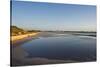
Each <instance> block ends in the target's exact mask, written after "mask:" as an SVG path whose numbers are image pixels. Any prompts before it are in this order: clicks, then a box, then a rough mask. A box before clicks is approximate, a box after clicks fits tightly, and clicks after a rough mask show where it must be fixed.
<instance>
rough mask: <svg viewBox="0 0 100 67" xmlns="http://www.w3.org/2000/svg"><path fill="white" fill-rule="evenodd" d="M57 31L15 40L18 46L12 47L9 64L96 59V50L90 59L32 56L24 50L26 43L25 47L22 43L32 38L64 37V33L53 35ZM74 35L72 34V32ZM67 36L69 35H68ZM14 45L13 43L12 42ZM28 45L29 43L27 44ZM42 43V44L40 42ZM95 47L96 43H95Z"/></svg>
mask: <svg viewBox="0 0 100 67" xmlns="http://www.w3.org/2000/svg"><path fill="white" fill-rule="evenodd" d="M55 34H57V33H50V32H49V33H48V32H47V33H45V34H44V33H40V34H39V35H37V36H36V37H35V38H34V37H33V38H31V39H28V40H25V41H20V42H17V43H16V45H19V46H16V47H12V62H11V66H27V65H44V64H58V63H77V62H94V61H96V51H94V52H95V56H93V58H92V59H90V58H88V57H87V58H85V59H84V58H81V57H77V58H73V59H71V58H69V59H66V60H64V59H57V58H47V57H45V56H44V57H43V56H40V57H39V56H37V57H36V56H32V55H30V54H29V52H30V50H29V52H28V51H27V50H26V49H27V48H26V47H27V45H26V47H24V48H23V47H22V46H23V45H25V44H26V43H30V42H32V41H34V40H38V39H41V38H49V37H51V38H52V37H59V36H61V37H66V35H65V34H63V33H59V34H57V35H55ZM72 35H74V34H72ZM68 36H69V35H68ZM75 36H87V35H83V34H82V35H80V34H75ZM88 36H89V37H94V38H95V37H96V35H95V36H94V34H93V35H88ZM14 45H15V44H14ZM28 45H29V44H28ZM41 45H42V44H41ZM95 47H96V45H95ZM39 61H40V62H39Z"/></svg>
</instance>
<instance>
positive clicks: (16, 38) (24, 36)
mask: <svg viewBox="0 0 100 67" xmlns="http://www.w3.org/2000/svg"><path fill="white" fill-rule="evenodd" d="M37 34H38V33H30V34H24V35H18V36H11V41H16V40H20V39H23V38H27V37H30V36H35V35H37Z"/></svg>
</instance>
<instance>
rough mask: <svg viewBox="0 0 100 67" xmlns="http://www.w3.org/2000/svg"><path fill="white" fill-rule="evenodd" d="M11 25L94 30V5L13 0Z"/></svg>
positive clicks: (28, 27) (38, 28)
mask: <svg viewBox="0 0 100 67" xmlns="http://www.w3.org/2000/svg"><path fill="white" fill-rule="evenodd" d="M12 25H15V26H18V27H20V28H23V29H27V30H32V29H33V30H34V29H36V30H52V31H55V30H62V31H96V6H93V5H75V4H58V3H43V2H25V1H13V2H12Z"/></svg>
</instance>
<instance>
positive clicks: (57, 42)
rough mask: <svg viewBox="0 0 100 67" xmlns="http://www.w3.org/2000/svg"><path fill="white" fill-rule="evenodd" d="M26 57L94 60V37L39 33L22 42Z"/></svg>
mask: <svg viewBox="0 0 100 67" xmlns="http://www.w3.org/2000/svg"><path fill="white" fill-rule="evenodd" d="M21 47H22V48H23V49H24V50H25V51H26V52H27V53H28V56H27V57H33V58H34V57H40V58H48V59H59V60H75V61H95V60H96V37H92V36H81V35H79V36H78V35H77V36H76V35H71V34H59V33H58V34H57V33H47V34H44V33H42V34H39V35H38V38H37V39H33V40H31V41H29V42H26V43H23V44H22V45H21Z"/></svg>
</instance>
